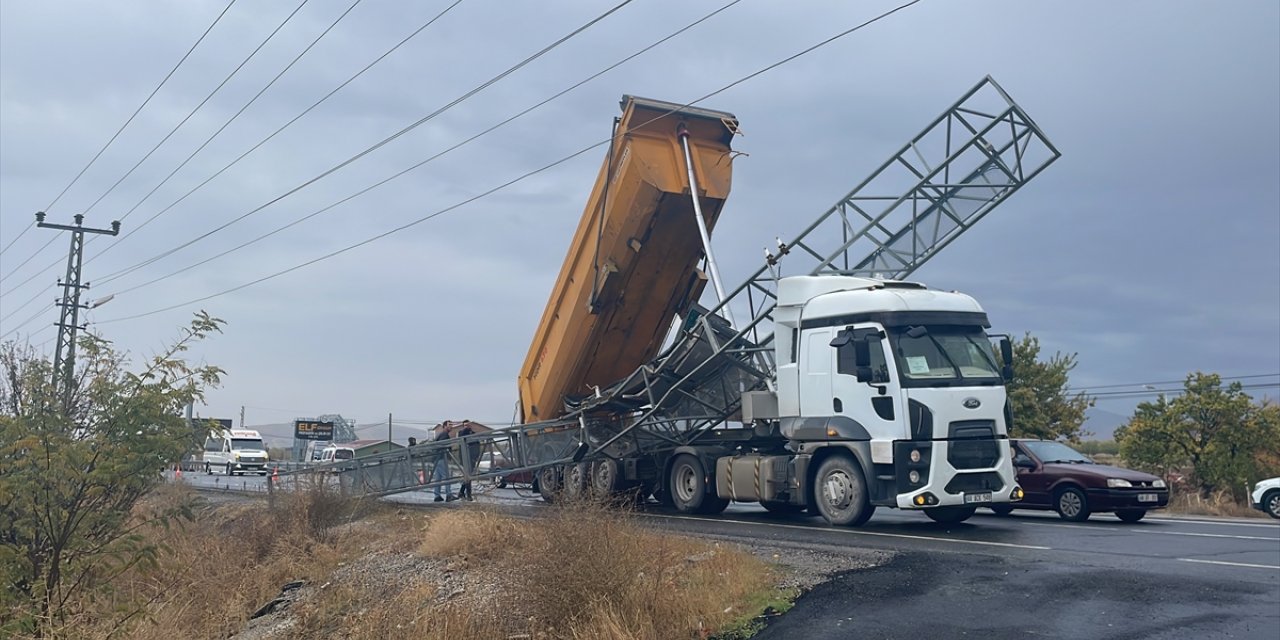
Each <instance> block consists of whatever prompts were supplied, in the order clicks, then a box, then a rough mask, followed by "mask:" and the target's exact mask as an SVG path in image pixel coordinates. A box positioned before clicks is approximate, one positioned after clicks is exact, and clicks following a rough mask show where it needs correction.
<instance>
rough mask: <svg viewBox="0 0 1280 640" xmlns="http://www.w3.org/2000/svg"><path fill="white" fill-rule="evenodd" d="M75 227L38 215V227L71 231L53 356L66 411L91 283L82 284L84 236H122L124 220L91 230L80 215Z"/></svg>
mask: <svg viewBox="0 0 1280 640" xmlns="http://www.w3.org/2000/svg"><path fill="white" fill-rule="evenodd" d="M75 221H76V223H75V225H65V224H53V223H47V222H45V221H44V212H43V211H40V212H38V213H36V226H38V227H43V228H46V229H57V230H59V231H70V232H71V251H70V252H69V253H68V254H67V275H66V277H65V278H63V279H62V280H59V281H58V286H60V287H62V300H61V301H59V302H58V306H60V307H62V315H61V317H60V318H59V319H58V324H57V325H55V326H57V327H58V346H57V347H56V348H55V350H54V357H53V386H54V389H55V390H56V392H57V393H58V394H59V395H60V397H61V398H62V408H63V410H64V411H65V410H70V408H71V392H72V390H73V389H74V388H75V368H76V331H78V330H79V329H81V328H82V327H80V309H81V308H83V306H82V305H81V304H80V290H81V289H88V288H89V283H88V282H85V283H83V284H81V282H80V263H81V260H82V259H83V257H84V234H86V233H99V234H104V235H110V236H114V235H116V234H118V233H120V221H119V220H113V221H112V222H111V228H110V229H91V228H89V227H85V226H83V225H82V223H83V222H84V215H83V214H76V216H75Z"/></svg>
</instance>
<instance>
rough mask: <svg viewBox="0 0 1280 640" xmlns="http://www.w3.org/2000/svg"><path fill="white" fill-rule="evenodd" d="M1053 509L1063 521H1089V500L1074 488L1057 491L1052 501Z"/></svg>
mask: <svg viewBox="0 0 1280 640" xmlns="http://www.w3.org/2000/svg"><path fill="white" fill-rule="evenodd" d="M1053 508H1054V510H1055V511H1057V512H1058V515H1059V516H1062V519H1063V520H1070V521H1072V522H1084V521H1085V520H1088V519H1089V499H1088V498H1086V497H1085V496H1084V492H1083V491H1081V490H1079V489H1077V488H1075V487H1067V488H1065V489H1062V490H1060V491H1058V494H1057V497H1055V498H1054V500H1053Z"/></svg>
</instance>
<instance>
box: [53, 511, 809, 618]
mask: <svg viewBox="0 0 1280 640" xmlns="http://www.w3.org/2000/svg"><path fill="white" fill-rule="evenodd" d="M190 498H191V496H190V494H189V493H187V492H186V491H185V490H183V489H178V488H166V489H164V490H162V491H161V492H159V493H158V494H157V495H156V496H154V497H153V498H152V500H153V505H152V506H154V504H155V503H157V502H163V501H178V500H186V499H190ZM473 507H474V505H468V506H467V507H465V508H461V509H449V510H434V511H431V512H428V513H423V512H420V511H400V510H395V509H392V508H389V507H386V506H382V505H378V504H377V503H373V504H369V503H360V502H352V501H349V500H343V499H340V498H338V497H336V496H333V495H331V494H327V493H325V492H323V491H318V492H311V493H308V494H304V495H299V496H297V497H294V498H291V499H289V500H287V501H281V502H279V503H277V505H276V507H275V508H274V509H269V508H268V507H267V506H266V505H265V504H262V503H255V504H251V505H250V504H244V503H237V504H232V505H222V506H206V507H203V508H201V509H199V510H198V514H199V516H198V518H197V520H196V521H195V522H191V523H187V524H185V525H184V526H174V527H172V528H170V529H168V530H161V529H157V530H153V531H150V532H148V534H147V535H148V537H149V538H150V539H151V540H152V541H154V542H157V543H160V544H162V545H163V552H162V553H161V554H160V557H159V561H158V562H157V563H155V564H154V565H149V566H143V565H140V566H138V567H136V568H135V569H134V570H131V571H129V572H128V573H127V574H125V575H124V576H123V577H121V578H120V579H118V580H117V581H116V584H115V585H114V593H113V594H112V595H111V596H110V597H108V598H105V599H104V598H98V599H96V600H94V601H88V600H86V601H84V602H81V603H78V609H79V613H78V615H76V616H74V617H72V618H71V619H70V620H69V621H68V624H67V626H66V627H65V628H64V629H62V633H61V635H62V636H63V637H68V638H71V637H74V638H87V639H92V638H105V637H128V638H140V639H143V640H149V639H153V638H154V639H156V640H161V639H163V640H168V639H169V638H172V637H173V636H174V635H175V634H177V633H180V634H181V635H183V636H184V637H190V638H226V637H229V636H231V635H232V634H235V633H237V632H239V631H241V630H243V629H245V628H246V624H247V623H248V619H249V617H250V616H251V615H252V614H253V612H254V611H255V610H257V609H258V608H259V607H260V606H261V605H263V604H264V603H266V602H268V601H270V600H271V599H272V598H273V597H275V596H276V595H277V594H279V592H280V588H281V586H282V585H284V584H285V583H287V582H290V581H293V580H303V581H306V583H307V586H305V587H304V588H303V589H302V590H300V591H299V592H298V594H299V596H298V601H297V602H295V603H293V604H292V606H290V607H289V608H288V609H287V610H286V611H285V612H283V613H281V614H279V617H278V618H277V622H280V621H283V622H284V626H280V627H277V628H276V633H275V634H273V635H270V636H267V637H277V638H321V637H338V638H423V639H434V638H440V639H446V638H450V639H451V638H530V639H539V638H547V639H558V638H653V639H667V638H707V637H720V638H740V637H747V636H749V635H750V633H751V632H752V631H753V630H754V628H755V627H756V626H757V625H756V623H755V622H754V619H755V617H756V615H757V614H758V613H760V612H761V611H762V610H764V609H765V608H766V607H773V608H774V609H775V610H776V609H781V608H785V607H786V606H788V603H789V601H790V600H791V599H793V598H794V596H795V594H794V593H789V592H780V591H779V590H777V589H776V588H775V586H774V585H776V584H777V582H778V580H777V576H776V575H775V570H774V569H773V568H771V567H770V566H769V565H767V564H765V563H764V562H762V561H761V560H759V559H757V558H756V557H754V556H752V555H751V554H749V553H746V552H744V551H741V550H738V549H735V548H732V547H731V546H729V545H721V544H717V543H709V542H705V541H700V540H695V539H690V538H684V537H679V536H673V535H667V534H664V533H662V532H657V531H653V530H648V529H644V528H641V527H639V526H637V525H636V524H635V523H634V522H633V521H632V520H631V519H630V518H629V517H628V516H627V515H626V514H624V513H620V512H618V511H614V510H608V509H604V508H602V507H599V506H592V505H578V506H572V507H565V508H563V509H555V510H554V511H552V512H551V513H549V514H548V515H546V516H545V517H539V518H535V519H529V520H526V519H515V518H511V517H508V516H504V515H500V514H498V513H496V512H493V511H489V510H485V509H483V508H473Z"/></svg>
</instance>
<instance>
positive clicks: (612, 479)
mask: <svg viewBox="0 0 1280 640" xmlns="http://www.w3.org/2000/svg"><path fill="white" fill-rule="evenodd" d="M617 491H618V461H617V460H612V459H610V458H605V459H604V460H597V461H596V462H594V463H592V465H591V494H592V495H593V496H595V497H596V499H597V500H608V499H609V498H611V497H613V495H614V493H616V492H617Z"/></svg>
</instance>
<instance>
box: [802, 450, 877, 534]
mask: <svg viewBox="0 0 1280 640" xmlns="http://www.w3.org/2000/svg"><path fill="white" fill-rule="evenodd" d="M813 501H814V503H815V504H817V506H818V513H820V514H821V515H822V517H823V518H826V519H827V522H830V523H831V524H833V525H836V526H845V527H857V526H861V525H862V524H863V523H865V522H866V521H867V520H869V519H870V518H871V514H872V513H874V512H875V509H876V508H875V506H874V505H872V504H871V501H870V500H869V498H868V496H867V481H866V480H865V479H864V478H863V477H862V469H861V468H859V466H858V463H857V462H854V460H853V459H852V458H850V457H849V456H847V455H835V456H831V457H829V458H827V459H826V460H823V461H822V464H821V465H820V466H819V467H818V473H817V474H816V475H815V476H814V481H813Z"/></svg>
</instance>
